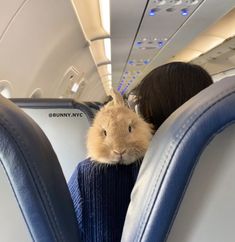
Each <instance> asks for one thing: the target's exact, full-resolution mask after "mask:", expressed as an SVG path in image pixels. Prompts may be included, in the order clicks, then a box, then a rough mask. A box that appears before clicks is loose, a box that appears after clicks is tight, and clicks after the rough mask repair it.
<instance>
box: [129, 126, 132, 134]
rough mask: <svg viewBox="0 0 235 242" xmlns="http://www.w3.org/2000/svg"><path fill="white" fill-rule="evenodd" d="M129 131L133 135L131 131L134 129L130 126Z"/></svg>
mask: <svg viewBox="0 0 235 242" xmlns="http://www.w3.org/2000/svg"><path fill="white" fill-rule="evenodd" d="M128 131H129V133H131V131H132V127H131V126H130V125H129V127H128Z"/></svg>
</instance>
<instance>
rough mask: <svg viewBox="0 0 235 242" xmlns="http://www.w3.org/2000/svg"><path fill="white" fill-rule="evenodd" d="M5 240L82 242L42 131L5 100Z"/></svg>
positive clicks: (0, 101)
mask: <svg viewBox="0 0 235 242" xmlns="http://www.w3.org/2000/svg"><path fill="white" fill-rule="evenodd" d="M0 138H1V141H0V194H1V195H0V196H1V199H0V203H1V205H0V240H1V241H7V242H15V241H26V242H27V241H44V242H58V241H64V242H67V241H69V242H77V241H80V240H79V234H78V233H79V232H78V226H77V220H76V215H75V212H74V208H73V204H72V200H71V197H70V194H69V191H68V188H67V184H66V181H65V179H64V176H63V172H62V170H61V167H60V165H59V162H58V159H57V157H56V154H55V152H54V150H53V148H52V146H51V144H50V142H49V141H48V139H47V137H46V136H45V134H44V133H43V131H42V130H41V129H40V127H39V126H38V125H37V124H36V123H35V122H34V121H33V120H32V119H31V118H30V117H29V116H28V115H26V114H25V113H24V112H23V111H22V110H20V109H19V108H18V107H17V106H16V105H14V104H13V103H12V102H10V101H9V100H6V99H5V98H3V97H2V96H1V95H0Z"/></svg>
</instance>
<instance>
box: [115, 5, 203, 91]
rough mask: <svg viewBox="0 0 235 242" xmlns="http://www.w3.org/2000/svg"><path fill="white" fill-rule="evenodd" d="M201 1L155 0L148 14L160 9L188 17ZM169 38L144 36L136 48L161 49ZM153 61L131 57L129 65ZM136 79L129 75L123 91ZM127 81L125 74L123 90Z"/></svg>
mask: <svg viewBox="0 0 235 242" xmlns="http://www.w3.org/2000/svg"><path fill="white" fill-rule="evenodd" d="M198 3H199V0H154V1H153V2H152V7H151V8H150V9H149V10H148V15H149V16H150V17H153V16H155V15H156V14H157V13H158V12H160V11H166V12H169V13H171V12H179V13H180V15H182V16H184V17H187V16H189V14H190V7H191V6H192V5H196V4H198ZM167 41H168V38H153V39H148V38H143V39H139V40H136V41H135V45H134V46H135V48H137V49H139V50H150V49H161V48H162V47H163V46H164V45H165V44H166V42H167ZM150 62H151V60H150V59H139V60H136V59H130V60H129V61H128V65H129V66H135V67H138V66H144V65H148V64H149V63H150ZM134 80H135V78H132V77H129V82H128V83H127V84H126V86H125V87H124V89H123V90H122V91H121V93H123V94H124V93H125V92H126V90H127V88H128V87H129V85H130V84H131V83H132V82H133V81H134ZM124 83H126V82H125V76H124V75H123V78H122V81H121V82H120V84H119V86H118V89H120V90H121V88H122V86H123V85H124Z"/></svg>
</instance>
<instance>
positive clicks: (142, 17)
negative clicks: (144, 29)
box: [119, 0, 150, 82]
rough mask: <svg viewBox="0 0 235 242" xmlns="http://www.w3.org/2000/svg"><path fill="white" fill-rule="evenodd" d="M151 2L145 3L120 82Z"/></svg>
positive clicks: (148, 0)
mask: <svg viewBox="0 0 235 242" xmlns="http://www.w3.org/2000/svg"><path fill="white" fill-rule="evenodd" d="M149 2H150V0H147V2H146V4H145V7H144V11H143V13H142V16H141V19H140V22H139V25H138V27H137V30H136V33H135V37H134V39H133V42H132V45H131V48H130V51H129V53H128V56H127V60H126V63H125V66H124V69H123V71H122V75H121V77H120V79H119V82H120V81H121V78H122V76H123V74H124V71H125V69H126V66H127V63H128V60H129V58H130V55H131V51H132V49H133V46H134V44H135V39H136V37H137V35H138V33H139V30H140V27H141V24H142V21H143V19H144V15H145V12H146V9H147V7H148V4H149Z"/></svg>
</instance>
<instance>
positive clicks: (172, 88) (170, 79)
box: [136, 62, 213, 130]
mask: <svg viewBox="0 0 235 242" xmlns="http://www.w3.org/2000/svg"><path fill="white" fill-rule="evenodd" d="M212 83H213V81H212V78H211V76H210V75H209V74H208V73H207V71H206V70H204V69H203V68H202V67H200V66H198V65H194V64H190V63H184V62H171V63H168V64H165V65H162V66H159V67H157V68H155V69H154V70H152V71H151V72H150V73H149V74H148V75H147V76H146V77H144V79H143V80H142V81H141V83H140V84H139V85H138V87H137V88H136V91H137V96H138V102H137V103H138V111H139V113H140V114H141V115H142V116H143V118H144V119H145V120H146V121H147V122H149V123H151V124H153V125H154V128H155V130H157V129H158V128H159V126H160V125H161V124H162V123H163V122H164V121H165V120H166V119H167V118H168V117H169V116H170V115H171V113H173V112H174V111H175V110H176V109H177V108H178V107H180V106H181V105H182V104H183V103H185V102H186V101H187V100H189V99H190V98H191V97H193V96H194V95H196V94H197V93H199V92H200V91H201V90H203V89H204V88H206V87H208V86H209V85H211V84H212Z"/></svg>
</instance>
